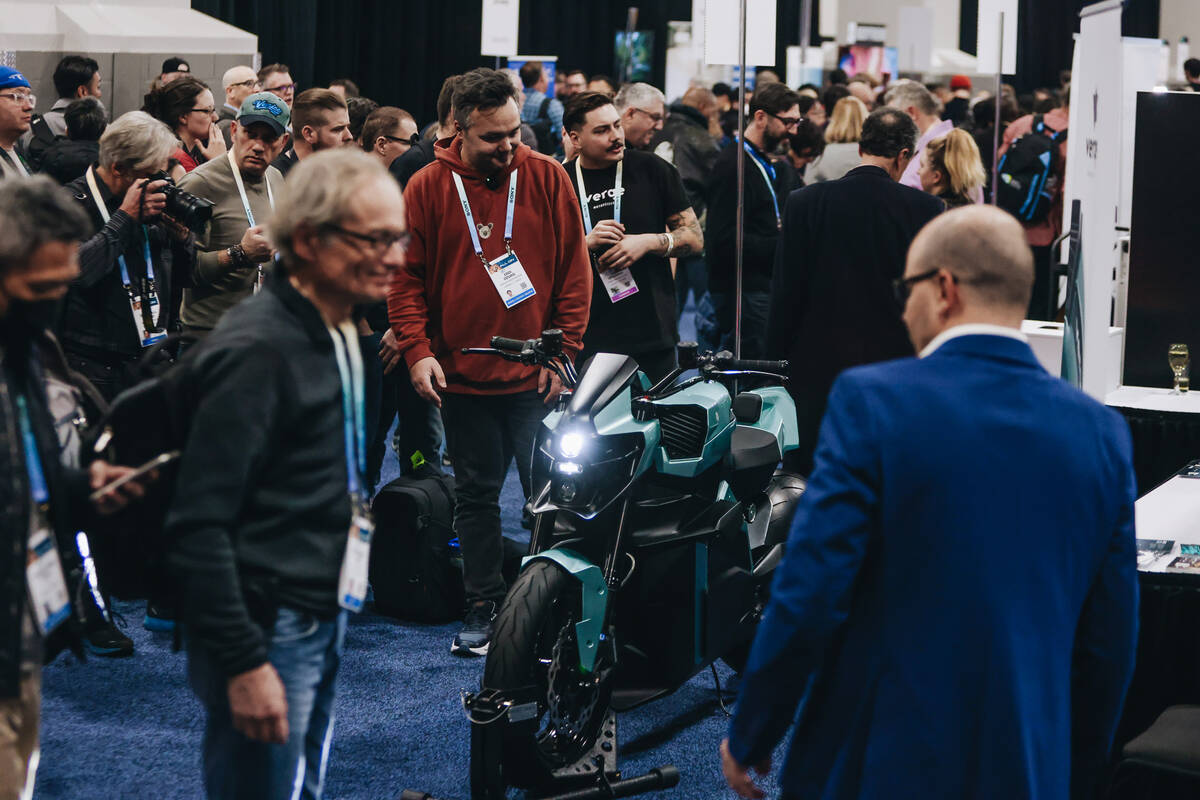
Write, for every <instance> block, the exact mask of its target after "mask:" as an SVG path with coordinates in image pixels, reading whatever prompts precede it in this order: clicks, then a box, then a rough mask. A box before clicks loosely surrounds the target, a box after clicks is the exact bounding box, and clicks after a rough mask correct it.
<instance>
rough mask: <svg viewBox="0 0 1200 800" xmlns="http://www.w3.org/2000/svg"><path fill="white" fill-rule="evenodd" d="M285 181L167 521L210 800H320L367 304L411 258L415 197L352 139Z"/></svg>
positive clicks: (341, 626) (345, 569)
mask: <svg viewBox="0 0 1200 800" xmlns="http://www.w3.org/2000/svg"><path fill="white" fill-rule="evenodd" d="M243 105H244V104H243ZM288 190H289V193H288V195H287V196H285V197H281V198H279V199H278V206H277V208H276V211H275V214H274V216H272V217H271V219H270V222H269V228H270V233H271V238H272V240H273V241H275V242H276V243H278V245H279V250H280V253H281V257H280V263H281V267H280V268H279V269H278V270H276V271H274V272H273V273H272V275H271V277H270V279H269V280H268V282H267V285H266V287H265V288H264V289H263V291H261V292H259V293H258V294H257V295H255V296H254V297H252V298H250V299H249V300H247V301H246V302H244V303H242V304H241V305H239V306H238V307H236V308H234V309H233V310H231V311H230V312H229V313H228V314H226V315H225V317H224V318H223V319H222V320H221V322H220V324H219V325H218V326H217V328H216V330H214V331H213V332H212V334H210V335H209V336H208V337H206V338H205V340H204V341H203V342H201V343H200V344H199V345H197V347H196V349H195V351H194V355H193V356H192V357H191V358H192V361H191V369H190V374H191V375H192V376H193V379H194V385H195V387H196V392H195V395H196V396H195V398H194V409H195V410H194V411H193V413H192V415H191V425H190V434H189V437H188V442H187V446H186V447H185V448H184V451H183V452H184V456H183V459H182V461H181V462H180V467H179V481H180V484H179V485H180V486H181V487H183V486H186V487H187V490H186V491H183V492H180V497H178V498H176V502H174V503H173V504H172V506H171V510H170V513H169V514H168V516H167V522H166V539H167V541H169V542H171V543H172V548H171V553H170V554H169V562H170V565H171V567H172V569H173V572H174V574H175V575H176V576H177V579H178V585H179V588H180V594H181V598H182V604H183V605H182V611H183V620H184V622H185V623H186V624H185V626H184V631H185V636H184V639H185V642H186V646H187V654H188V678H189V682H190V683H191V686H192V690H193V691H194V692H195V693H196V696H197V697H198V698H199V699H200V702H201V704H202V705H203V707H204V710H205V714H206V724H205V732H204V743H203V773H204V784H205V789H206V794H207V796H208V797H209V798H212V800H218V798H219V799H220V800H229V798H255V799H256V800H258V798H261V799H262V800H287V798H300V797H303V798H307V799H308V800H320V798H321V795H322V792H323V789H324V785H325V776H326V772H327V769H326V768H327V766H328V762H329V757H330V753H331V752H333V751H335V750H336V749H337V748H336V746H334V744H333V735H334V730H333V728H334V707H335V699H336V686H337V673H338V667H339V663H340V661H341V655H342V644H343V641H344V637H345V633H346V623H347V617H348V613H349V612H355V611H359V610H361V609H362V607H363V604H364V603H365V602H366V592H367V564H368V562H369V560H370V539H371V532H372V530H373V527H374V523H373V522H372V521H371V512H370V508H369V503H370V494H369V487H367V486H366V484H365V481H364V472H365V459H366V456H365V452H364V450H365V448H364V447H363V441H364V439H365V437H366V431H365V427H366V420H365V416H366V415H365V414H364V411H363V406H364V404H363V395H364V391H365V390H364V379H363V366H362V362H361V359H360V357H359V349H358V334H357V330H356V329H355V326H354V322H353V313H354V308H355V307H356V306H359V305H364V304H370V303H377V302H379V301H381V300H383V299H384V297H385V296H386V295H387V291H388V284H389V281H390V280H391V278H392V275H393V274H394V273H395V272H397V271H400V270H401V268H402V267H403V266H404V248H405V243H406V240H407V230H406V221H405V215H404V202H403V200H402V198H401V195H400V190H399V188H398V187H397V186H396V182H395V181H393V180H392V179H391V177H390V176H389V175H388V173H387V171H386V170H384V169H383V167H381V166H380V165H379V162H377V161H376V160H375V159H373V158H371V157H370V156H368V155H366V154H365V153H363V152H362V151H361V150H357V149H348V148H338V149H335V150H331V151H328V152H323V153H318V154H317V155H316V156H314V157H313V158H311V159H305V160H304V163H302V164H300V165H299V166H298V167H297V168H296V170H295V171H294V172H293V173H292V175H291V176H290V177H289V178H288Z"/></svg>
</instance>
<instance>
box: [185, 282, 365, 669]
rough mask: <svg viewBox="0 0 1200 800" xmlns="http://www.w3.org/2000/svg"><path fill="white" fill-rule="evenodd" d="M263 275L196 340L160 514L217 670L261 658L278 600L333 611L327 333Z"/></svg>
mask: <svg viewBox="0 0 1200 800" xmlns="http://www.w3.org/2000/svg"><path fill="white" fill-rule="evenodd" d="M274 276H275V277H273V278H272V279H271V280H269V281H268V284H267V288H266V290H265V291H262V292H260V293H259V294H257V295H255V296H253V297H251V298H249V299H248V300H246V301H244V302H242V303H241V304H239V305H237V306H235V307H234V308H233V309H232V310H230V311H229V312H228V313H227V314H226V315H225V316H224V317H223V318H222V319H221V321H220V323H218V325H217V327H216V328H215V329H214V330H213V332H212V333H211V334H209V335H208V337H206V338H205V339H204V341H203V342H202V343H201V344H200V345H198V346H197V352H196V353H195V358H194V360H193V361H192V362H191V366H190V367H189V370H190V376H189V381H190V383H191V384H192V385H193V386H194V387H195V397H196V403H197V405H196V407H195V411H194V413H193V415H192V422H191V429H190V432H189V436H188V441H187V446H186V448H185V450H184V456H183V460H182V463H181V464H180V472H179V478H178V483H177V489H176V495H175V500H174V502H173V503H172V507H171V510H170V512H169V513H168V515H167V522H166V536H167V540H168V542H170V548H171V553H170V555H169V556H168V558H169V563H170V565H171V568H172V569H173V571H174V574H175V575H176V577H177V585H178V586H179V587H180V589H181V592H182V604H183V608H182V610H183V619H184V620H185V621H186V623H187V624H188V626H189V632H190V634H192V635H193V636H194V637H195V639H196V640H197V642H198V643H199V644H200V645H201V646H203V647H204V648H205V649H206V650H208V651H209V652H210V653H211V654H212V656H213V657H214V658H215V659H216V660H217V662H218V663H219V664H220V666H221V668H222V669H223V670H224V672H225V674H226V675H229V676H232V675H236V674H239V673H241V672H244V671H246V670H249V669H253V668H254V667H257V666H259V665H261V664H263V663H265V662H266V660H267V638H266V634H265V631H269V630H270V629H271V628H272V627H273V625H274V619H275V613H276V611H277V610H278V608H279V607H280V606H286V607H288V608H293V609H296V610H299V611H304V612H307V613H311V614H313V615H316V616H318V617H321V618H330V617H332V616H333V615H335V614H336V613H337V610H338V602H337V582H338V573H339V570H340V567H341V562H342V555H343V553H344V551H345V548H346V537H347V533H348V531H349V526H350V500H349V490H348V486H347V476H346V460H345V450H344V437H343V427H342V422H343V416H342V394H341V391H342V389H341V379H340V377H339V374H338V368H337V363H336V361H335V358H334V351H333V341H332V339H331V338H330V334H329V331H328V329H327V328H326V327H325V323H324V322H323V321H322V319H321V316H320V314H319V313H318V312H317V309H316V308H315V307H314V306H313V305H312V304H311V303H310V302H309V301H308V300H307V299H305V298H304V297H303V296H302V295H301V294H300V293H299V292H297V291H296V290H295V289H294V288H293V287H292V285H291V284H290V283H289V282H288V280H287V277H286V271H285V270H284V269H283V268H282V267H279V268H277V269H276V271H275V272H274Z"/></svg>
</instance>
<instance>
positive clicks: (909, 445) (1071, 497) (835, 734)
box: [721, 206, 1137, 800]
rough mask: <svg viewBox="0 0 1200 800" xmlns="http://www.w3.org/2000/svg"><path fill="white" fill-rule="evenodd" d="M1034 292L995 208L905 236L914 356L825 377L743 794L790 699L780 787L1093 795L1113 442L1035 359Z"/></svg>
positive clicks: (733, 776) (1127, 570)
mask: <svg viewBox="0 0 1200 800" xmlns="http://www.w3.org/2000/svg"><path fill="white" fill-rule="evenodd" d="M1032 284H1033V257H1032V254H1031V253H1030V250H1029V247H1028V246H1027V245H1026V243H1025V236H1024V231H1023V230H1022V229H1021V226H1020V225H1019V224H1018V223H1017V222H1016V221H1015V220H1014V219H1013V218H1012V217H1010V216H1008V215H1006V214H1005V213H1004V212H1002V211H998V210H997V209H994V208H991V207H987V206H975V207H968V208H962V209H958V210H955V211H951V212H948V213H947V214H945V215H943V216H940V217H938V218H937V219H935V220H934V221H932V222H931V223H929V225H927V226H926V227H925V228H924V230H923V231H922V232H921V233H920V234H919V235H918V236H917V238H916V240H915V241H914V242H913V244H912V247H911V248H910V250H909V254H908V262H907V265H906V267H905V272H904V276H903V278H902V279H899V280H897V281H896V296H897V300H898V301H899V302H900V304H901V305H902V306H904V307H905V309H904V321H905V323H906V324H907V325H908V328H909V331H910V332H911V336H912V340H913V345H914V347H915V348H916V349H917V351H918V352H919V353H920V355H919V357H916V358H905V359H900V360H897V361H891V362H886V363H882V364H874V365H870V366H864V367H857V368H854V369H850V370H847V371H846V372H844V373H842V375H841V377H839V378H838V380H837V382H836V383H835V384H834V387H833V392H832V394H831V396H830V399H829V408H828V411H827V413H826V415H825V419H824V422H823V424H822V426H821V435H820V444H819V446H818V448H817V459H816V469H815V470H814V472H813V473H812V477H811V478H810V480H809V483H808V490H807V492H806V493H805V494H804V496H803V498H802V499H801V501H800V505H799V507H798V509H797V511H796V515H795V518H794V520H793V523H792V529H791V533H790V536H789V539H788V542H787V548H786V550H785V555H784V557H783V561H782V562H781V564H780V566H779V569H778V571H777V573H776V576H775V582H774V584H773V585H772V588H771V599H770V602H769V605H768V607H767V609H766V612H765V614H764V617H763V620H762V623H761V624H760V626H759V630H758V635H757V637H756V639H755V642H754V647H753V649H752V651H751V655H750V659H749V663H748V664H747V666H746V670H745V672H744V673H743V676H742V688H741V696H740V697H739V699H738V704H737V714H736V716H735V717H734V719H733V721H732V724H731V726H730V732H729V739H727V740H726V741H725V742H724V743H723V744H722V746H721V753H722V760H723V767H724V771H725V776H726V778H727V780H728V781H729V784H730V786H731V787H732V788H733V789H734V790H735V791H736V792H737V793H738V794H739V795H740V796H742V797H762V796H763V795H762V794H761V793H759V790H758V789H757V788H756V787H755V786H754V784H753V782H752V779H751V777H750V775H749V773H748V771H747V770H748V768H749V767H751V766H757V767H759V768H760V771H762V770H769V769H770V757H771V753H772V750H773V749H774V747H775V745H776V743H777V742H778V741H780V739H781V738H782V736H783V735H784V733H785V732H786V731H787V729H788V728H789V727H790V726H791V724H792V722H793V719H794V717H795V713H796V709H797V706H798V705H799V704H800V702H801V700H802V699H803V701H804V707H803V711H802V712H801V714H800V717H799V719H798V720H797V721H796V723H795V724H796V731H795V734H794V736H793V737H792V740H791V744H790V750H789V753H788V758H787V761H786V763H785V766H784V773H783V776H782V779H781V785H782V788H783V793H782V795H781V796H782V797H783V798H800V797H806V798H809V797H824V798H888V799H889V800H891V799H893V798H932V797H944V798H949V797H956V798H964V797H970V798H974V799H975V800H988V799H989V798H994V799H995V800H1001V799H1002V798H1014V797H1039V798H1051V797H1054V798H1067V797H1080V798H1082V797H1092V796H1095V792H1094V788H1095V787H1094V785H1093V784H1094V783H1095V781H1096V780H1097V778H1099V777H1100V775H1101V774H1102V771H1103V769H1102V768H1103V765H1104V762H1105V759H1106V758H1107V756H1108V753H1109V748H1110V746H1111V744H1112V737H1113V731H1114V729H1115V727H1116V723H1117V718H1118V715H1119V713H1120V710H1121V704H1122V702H1123V698H1124V695H1125V690H1126V688H1127V686H1128V684H1129V679H1130V676H1131V674H1132V670H1133V661H1134V650H1135V644H1136V620H1137V571H1136V552H1135V544H1134V517H1133V501H1134V496H1135V492H1134V478H1133V469H1132V465H1131V448H1130V438H1129V431H1128V428H1127V427H1126V425H1125V424H1124V422H1122V420H1121V418H1120V417H1119V416H1118V415H1117V414H1116V413H1114V412H1113V411H1111V410H1109V409H1106V408H1105V407H1103V406H1102V405H1100V404H1099V403H1097V402H1096V401H1094V400H1092V399H1091V398H1089V397H1087V396H1086V395H1084V394H1083V393H1082V392H1080V391H1078V390H1076V389H1074V388H1072V387H1071V386H1069V385H1067V384H1066V383H1064V382H1063V381H1061V380H1059V379H1058V378H1056V377H1053V376H1051V375H1048V374H1047V373H1046V372H1045V370H1043V369H1042V368H1041V366H1040V365H1039V364H1038V361H1037V359H1036V358H1035V357H1034V355H1033V352H1032V351H1031V350H1030V349H1029V345H1028V344H1027V343H1026V342H1025V339H1024V337H1023V336H1022V335H1021V333H1020V330H1019V326H1020V324H1021V319H1022V317H1023V316H1024V311H1025V309H1026V307H1027V305H1028V302H1029V294H1030V291H1031V287H1032ZM808 687H811V688H808ZM806 688H807V689H808V691H807V696H805V694H806Z"/></svg>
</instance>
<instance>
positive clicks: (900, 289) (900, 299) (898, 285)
mask: <svg viewBox="0 0 1200 800" xmlns="http://www.w3.org/2000/svg"><path fill="white" fill-rule="evenodd" d="M939 272H941V269H940V268H938V269H931V270H929V271H928V272H922V273H921V274H920V275H913V276H912V277H911V278H896V280H894V281H892V291H893V292H894V293H895V294H896V302H897V303H898V304H899V305H900V308H901V309H903V308H904V307H905V306H906V305H908V297H909V295H911V294H912V290H913V286H915V285H917V284H918V283H920V282H921V281H927V280H929V279H930V278H936V277H937V274H938V273H939ZM950 280H952V281H954V282H955V283H957V282H958V278H957V277H955V276H954V275H953V274H952V275H951V276H950Z"/></svg>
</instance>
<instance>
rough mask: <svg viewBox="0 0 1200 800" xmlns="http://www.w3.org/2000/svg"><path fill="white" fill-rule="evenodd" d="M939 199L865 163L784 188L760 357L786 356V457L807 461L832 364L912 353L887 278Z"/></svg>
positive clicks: (835, 368)
mask: <svg viewBox="0 0 1200 800" xmlns="http://www.w3.org/2000/svg"><path fill="white" fill-rule="evenodd" d="M942 209H943V204H942V201H941V200H939V199H937V198H936V197H933V196H932V195H928V194H925V193H924V192H921V191H918V190H917V189H911V188H909V187H907V186H901V185H900V184H899V183H897V182H895V181H893V180H892V179H891V178H890V177H889V176H888V174H887V172H885V171H884V170H883V169H881V168H879V167H869V166H864V167H857V168H855V169H852V170H850V172H848V173H847V174H846V176H845V177H844V178H842V179H840V180H836V181H827V182H825V183H817V184H813V185H812V186H806V187H805V188H803V189H800V190H799V191H796V192H793V193H792V194H791V195H790V196H789V197H788V200H787V207H786V210H785V211H784V220H783V234H782V238H781V239H780V244H779V252H778V258H777V260H776V262H775V275H774V280H773V281H772V284H771V310H770V314H769V316H768V320H767V344H766V349H767V356H766V357H767V358H786V359H788V361H789V362H791V363H790V373H791V378H792V379H791V382H790V383H789V385H788V391H789V392H791V394H792V397H793V398H794V399H795V401H796V416H797V419H798V422H799V425H800V449H799V450H798V451H797V453H796V454H795V455H793V456H792V458H793V459H794V461H793V462H792V463H793V465H794V466H796V467H799V468H802V469H803V468H810V466H811V459H812V453H813V449H814V448H815V447H816V441H817V429H818V428H819V426H820V424H821V417H822V416H823V415H824V413H825V402H826V399H827V398H828V395H829V390H830V388H831V387H832V386H833V380H834V378H836V377H837V375H838V373H840V372H841V371H842V370H844V369H846V368H847V367H852V366H855V365H856V364H869V363H872V362H875V361H885V360H887V359H890V358H899V357H901V356H911V355H912V354H913V348H912V342H911V341H910V340H909V338H908V330H907V329H906V328H905V326H904V322H903V321H902V320H901V318H900V310H899V308H898V307H897V305H896V301H895V297H894V294H893V291H892V285H891V283H892V280H893V279H895V278H899V277H900V276H901V275H902V274H904V260H905V257H906V255H907V254H908V246H909V245H910V244H911V243H912V240H913V238H914V237H915V236H916V235H917V232H918V231H920V230H921V228H922V227H923V226H924V225H925V223H927V222H929V220H931V219H933V218H934V217H935V216H937V215H938V214H939V213H941V211H942Z"/></svg>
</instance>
